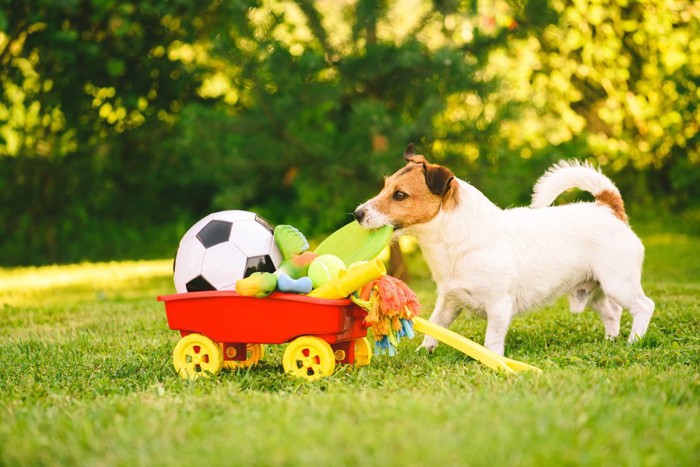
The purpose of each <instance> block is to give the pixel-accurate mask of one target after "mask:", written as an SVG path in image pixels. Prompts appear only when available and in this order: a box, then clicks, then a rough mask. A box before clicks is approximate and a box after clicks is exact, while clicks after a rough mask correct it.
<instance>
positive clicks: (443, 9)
mask: <svg viewBox="0 0 700 467" xmlns="http://www.w3.org/2000/svg"><path fill="white" fill-rule="evenodd" d="M699 100H700V6H699V5H698V3H697V2H694V1H692V0H687V1H686V0H642V1H626V0H611V1H604V0H572V1H570V0H468V1H459V0H434V1H430V0H397V1H388V0H385V1H382V0H319V1H311V0H269V1H262V0H260V1H255V0H235V1H234V0H141V1H128V0H124V1H108V0H0V265H4V266H11V265H38V264H49V263H66V262H76V261H83V260H110V259H135V258H167V257H171V256H172V255H173V254H174V252H175V249H176V247H177V243H178V241H179V239H180V236H181V235H182V234H183V233H184V232H185V231H186V230H187V228H188V227H189V226H190V225H191V224H192V223H194V222H195V221H196V220H198V219H199V218H201V217H203V216H205V215H206V214H208V213H210V212H212V211H216V210H223V209H246V210H252V211H255V212H258V213H259V214H261V215H263V216H264V217H266V218H267V219H269V220H270V221H271V222H272V223H275V224H279V223H288V224H292V225H294V226H296V227H298V228H299V229H300V230H302V231H303V232H304V233H306V234H307V235H308V236H320V235H324V234H327V233H329V232H331V231H333V230H335V229H336V228H337V227H339V226H341V225H343V224H344V223H346V222H348V221H349V220H350V218H351V217H350V213H351V212H352V211H353V209H354V207H355V206H356V205H357V204H359V203H360V202H362V201H364V200H365V199H366V198H368V197H369V196H371V195H372V194H373V193H375V192H376V191H377V190H378V189H379V188H380V187H381V184H382V176H383V175H388V174H390V173H392V172H393V171H395V170H396V169H397V168H399V167H400V166H401V165H402V159H401V155H402V152H403V149H404V147H405V146H406V145H407V143H409V142H414V143H415V144H416V146H417V149H418V152H419V153H423V154H425V155H426V156H427V157H428V158H429V159H431V160H434V161H437V162H440V163H443V164H447V165H449V166H450V167H451V168H452V169H453V170H454V172H455V173H456V174H457V175H458V176H459V177H461V178H464V179H466V180H468V181H470V182H471V183H473V184H474V185H475V186H477V187H478V188H480V189H481V190H482V191H484V192H485V193H486V194H487V195H488V196H489V197H490V198H491V199H493V200H494V201H495V202H496V203H497V204H499V205H500V206H502V207H508V206H512V205H517V204H522V203H527V202H528V199H529V195H530V190H531V187H532V185H533V183H534V182H535V180H536V179H537V177H538V176H539V175H541V173H542V172H543V171H544V170H545V169H546V168H547V167H548V166H549V165H550V164H551V163H552V162H553V161H556V160H558V159H560V158H581V159H588V160H591V161H594V162H596V163H597V164H599V165H601V166H602V167H603V170H604V171H605V172H606V173H607V174H608V175H610V176H611V177H613V178H614V180H615V181H616V183H617V184H618V186H619V187H620V189H621V191H622V193H623V197H624V198H625V200H626V201H627V205H628V209H629V210H630V211H631V212H632V214H633V221H634V216H635V215H636V216H638V217H644V216H646V217H647V218H658V219H659V221H658V222H664V220H665V221H666V222H668V219H684V221H683V222H686V223H687V224H692V225H687V226H686V227H687V228H691V229H695V230H696V231H697V230H698V228H699V227H698V225H697V224H696V223H695V222H696V221H698V219H700V215H698V213H699V212H700V170H699V167H698V165H699V163H700V147H699V142H700V126H699V125H700V108H698V101H699ZM688 213H690V214H688ZM678 215H681V216H682V217H675V216H678Z"/></svg>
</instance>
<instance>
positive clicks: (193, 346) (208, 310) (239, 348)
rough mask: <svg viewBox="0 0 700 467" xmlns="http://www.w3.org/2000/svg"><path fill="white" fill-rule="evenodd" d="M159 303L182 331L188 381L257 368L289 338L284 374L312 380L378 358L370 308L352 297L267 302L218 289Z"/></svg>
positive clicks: (179, 361) (181, 355)
mask: <svg viewBox="0 0 700 467" xmlns="http://www.w3.org/2000/svg"><path fill="white" fill-rule="evenodd" d="M158 300H159V301H162V302H164V303H165V312H166V315H167V317H168V325H169V326H170V328H171V329H174V330H177V331H180V334H181V335H182V338H181V339H180V341H179V342H178V343H177V346H176V347H175V350H174V351H173V363H174V364H175V368H176V369H177V371H178V373H179V374H180V376H181V377H182V378H192V379H194V378H197V377H199V376H204V375H207V374H217V373H218V372H219V371H220V370H221V368H222V367H225V368H237V367H241V366H243V367H246V366H250V365H254V364H255V363H257V362H258V361H259V360H260V358H262V356H263V352H264V347H263V344H283V343H287V342H288V343H289V345H288V346H287V348H286V350H285V352H284V356H283V358H282V364H283V367H284V371H285V372H287V373H291V374H293V375H295V376H299V377H303V378H306V379H310V380H313V379H318V378H322V377H324V376H328V375H331V374H332V373H333V371H334V370H335V365H336V363H348V364H355V365H367V364H369V363H370V361H371V359H372V347H371V345H370V342H369V340H368V339H367V338H366V337H365V336H366V335H367V325H365V324H364V319H365V317H366V316H367V313H366V312H365V311H364V310H363V309H362V308H360V307H358V306H357V305H355V304H354V303H353V302H352V301H350V300H348V299H344V300H328V299H319V298H312V297H307V296H304V295H297V294H286V293H279V292H276V293H273V294H271V295H269V296H268V297H266V298H264V299H261V298H254V297H245V296H242V295H238V294H237V293H236V292H224V291H212V292H190V293H181V294H175V295H165V296H160V297H158Z"/></svg>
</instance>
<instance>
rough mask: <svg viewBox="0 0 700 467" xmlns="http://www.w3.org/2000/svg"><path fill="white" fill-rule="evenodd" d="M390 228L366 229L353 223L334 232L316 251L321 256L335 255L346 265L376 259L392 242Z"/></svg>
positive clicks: (391, 230)
mask: <svg viewBox="0 0 700 467" xmlns="http://www.w3.org/2000/svg"><path fill="white" fill-rule="evenodd" d="M393 232H394V229H393V228H392V227H390V226H384V227H380V228H378V229H365V228H364V227H362V226H361V225H360V224H358V223H357V221H353V222H351V223H349V224H347V225H345V226H343V227H341V228H340V229H338V230H336V231H335V232H333V233H332V234H331V235H330V236H329V237H328V238H326V239H325V240H324V241H323V242H321V244H320V245H319V246H318V247H317V248H316V249H315V250H314V252H316V253H318V254H319V255H325V254H330V255H335V256H337V257H338V258H340V259H341V260H343V263H345V264H352V263H356V262H358V261H369V260H371V259H374V258H376V257H377V256H378V255H379V253H381V252H382V250H383V249H384V247H386V246H387V245H388V244H389V242H390V241H391V235H392V234H393Z"/></svg>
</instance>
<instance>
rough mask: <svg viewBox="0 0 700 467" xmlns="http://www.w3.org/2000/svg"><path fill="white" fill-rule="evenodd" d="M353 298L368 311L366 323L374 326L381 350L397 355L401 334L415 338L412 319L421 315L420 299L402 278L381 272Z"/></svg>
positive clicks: (379, 352) (380, 351)
mask: <svg viewBox="0 0 700 467" xmlns="http://www.w3.org/2000/svg"><path fill="white" fill-rule="evenodd" d="M350 298H351V299H352V301H353V302H355V303H356V304H357V305H358V306H360V307H362V308H363V309H364V310H365V311H367V317H366V318H365V323H367V324H368V325H370V326H371V329H372V335H373V336H374V347H375V351H376V352H377V353H378V354H388V355H390V356H393V355H395V354H396V347H397V345H398V344H399V341H400V340H401V338H403V337H407V338H409V339H411V338H413V336H414V335H415V334H414V332H413V323H412V322H411V320H412V319H413V318H414V317H416V316H418V313H419V312H420V303H419V302H418V297H416V294H415V293H414V292H413V291H412V290H411V289H410V288H409V287H408V286H407V285H406V283H405V282H403V281H402V280H400V279H396V278H395V277H392V276H388V275H384V276H381V277H380V278H379V279H376V280H373V281H372V282H369V283H368V284H367V285H365V286H364V287H362V289H360V290H359V291H358V292H357V293H355V294H353V295H352V296H351V297H350Z"/></svg>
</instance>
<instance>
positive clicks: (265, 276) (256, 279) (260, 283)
mask: <svg viewBox="0 0 700 467" xmlns="http://www.w3.org/2000/svg"><path fill="white" fill-rule="evenodd" d="M275 288H277V276H275V275H274V274H272V273H269V272H254V273H253V274H251V275H250V276H248V277H246V278H244V279H239V280H238V281H236V292H238V294H239V295H244V296H246V297H258V298H262V297H267V296H268V295H270V294H271V293H272V292H274V290H275Z"/></svg>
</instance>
